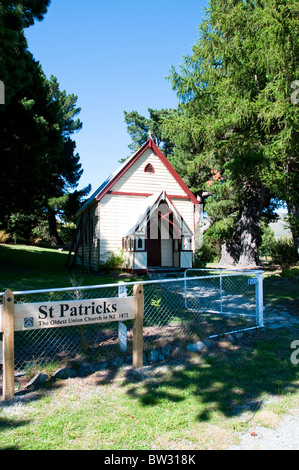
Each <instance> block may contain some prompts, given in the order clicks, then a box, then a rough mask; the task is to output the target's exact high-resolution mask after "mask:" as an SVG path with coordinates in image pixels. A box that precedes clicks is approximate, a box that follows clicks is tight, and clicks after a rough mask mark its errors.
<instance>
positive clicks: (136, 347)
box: [133, 284, 144, 369]
mask: <svg viewBox="0 0 299 470" xmlns="http://www.w3.org/2000/svg"><path fill="white" fill-rule="evenodd" d="M133 295H134V296H135V297H136V316H135V320H134V326H133V367H134V368H135V369H138V368H139V367H143V312H144V295H143V285H142V284H135V285H134V289H133Z"/></svg>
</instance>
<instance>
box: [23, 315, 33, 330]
mask: <svg viewBox="0 0 299 470" xmlns="http://www.w3.org/2000/svg"><path fill="white" fill-rule="evenodd" d="M33 326H34V318H32V317H29V318H24V327H25V328H32V327H33Z"/></svg>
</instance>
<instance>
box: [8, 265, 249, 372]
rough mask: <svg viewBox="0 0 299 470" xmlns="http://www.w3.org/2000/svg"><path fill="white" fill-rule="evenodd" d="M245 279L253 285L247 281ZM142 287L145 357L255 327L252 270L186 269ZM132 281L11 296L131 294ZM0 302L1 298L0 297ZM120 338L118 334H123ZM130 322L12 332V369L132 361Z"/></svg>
mask: <svg viewBox="0 0 299 470" xmlns="http://www.w3.org/2000/svg"><path fill="white" fill-rule="evenodd" d="M249 279H251V280H253V281H249ZM141 283H142V284H143V286H144V325H143V340H144V359H145V362H146V360H147V358H148V354H149V352H150V351H152V350H153V349H156V350H157V349H158V348H163V347H166V346H167V345H168V346H169V345H182V342H185V341H192V340H198V339H203V338H208V337H211V336H215V335H221V334H225V333H226V332H230V331H238V330H242V329H247V328H254V327H257V326H258V325H257V320H256V300H257V299H256V285H255V274H254V273H252V272H246V273H243V272H240V273H236V272H229V271H222V270H221V271H219V270H187V271H186V272H185V277H184V278H173V279H160V280H159V279H157V280H152V281H144V282H141ZM133 287H134V283H133V282H129V283H120V284H113V285H112V284H109V285H100V286H88V287H82V286H80V287H76V288H70V289H60V290H59V289H54V290H49V291H47V290H46V291H36V292H33V291H31V292H20V293H18V292H15V293H14V295H15V303H23V304H26V303H35V302H38V303H40V302H55V301H70V300H81V299H82V300H85V299H103V298H112V297H119V296H132V295H133ZM0 301H2V299H0ZM121 335H122V336H121ZM132 339H133V321H132V320H129V321H125V322H122V329H121V330H120V328H119V323H118V322H109V323H97V324H94V323H88V324H78V326H77V325H76V326H69V327H64V328H58V327H57V328H47V329H38V330H26V331H16V332H15V370H24V369H26V368H27V367H41V366H44V365H48V366H49V365H52V364H53V366H56V367H57V366H58V365H61V364H64V365H65V364H68V363H70V362H71V363H74V362H75V361H81V362H82V361H84V362H91V363H94V364H97V363H101V362H102V361H106V362H109V363H113V361H117V360H118V362H119V363H120V364H122V363H126V362H127V363H130V364H131V363H132Z"/></svg>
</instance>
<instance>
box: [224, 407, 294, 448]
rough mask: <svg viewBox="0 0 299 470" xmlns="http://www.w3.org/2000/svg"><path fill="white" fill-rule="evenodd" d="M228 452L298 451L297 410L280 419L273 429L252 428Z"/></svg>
mask: <svg viewBox="0 0 299 470" xmlns="http://www.w3.org/2000/svg"><path fill="white" fill-rule="evenodd" d="M240 438H241V442H240V444H239V445H236V446H232V447H230V449H229V450H299V409H297V410H294V411H293V412H292V414H288V415H287V416H285V417H284V418H282V420H281V422H280V423H279V425H278V426H277V427H276V428H275V429H269V428H265V427H263V426H253V427H252V428H251V429H249V430H248V431H247V432H246V434H245V435H241V434H240Z"/></svg>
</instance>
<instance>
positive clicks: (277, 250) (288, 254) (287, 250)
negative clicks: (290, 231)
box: [269, 238, 299, 269]
mask: <svg viewBox="0 0 299 470" xmlns="http://www.w3.org/2000/svg"><path fill="white" fill-rule="evenodd" d="M269 251H270V253H269V254H270V256H271V258H272V262H273V263H274V264H278V266H280V267H281V269H287V268H290V267H291V266H294V265H295V264H296V263H297V262H298V261H299V255H298V253H297V250H296V247H295V244H294V242H293V241H292V240H290V239H288V238H281V239H278V240H276V241H275V242H274V243H272V245H271V247H270V250H269Z"/></svg>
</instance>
